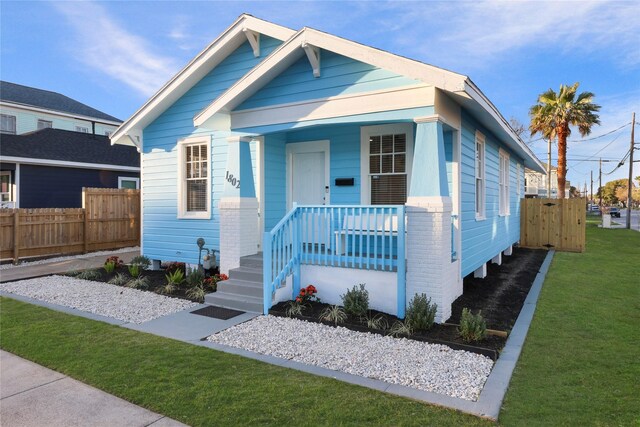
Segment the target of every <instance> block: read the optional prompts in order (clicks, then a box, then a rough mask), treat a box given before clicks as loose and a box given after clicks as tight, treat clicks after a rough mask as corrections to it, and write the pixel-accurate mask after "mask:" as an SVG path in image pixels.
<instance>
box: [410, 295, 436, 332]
mask: <svg viewBox="0 0 640 427" xmlns="http://www.w3.org/2000/svg"><path fill="white" fill-rule="evenodd" d="M437 310H438V305H437V304H436V303H433V304H432V303H431V298H427V295H426V294H416V295H414V297H413V299H412V300H411V302H410V303H409V307H408V308H407V315H406V319H405V322H406V323H407V324H409V325H411V329H413V330H416V331H428V330H429V329H431V327H432V326H433V323H434V321H435V318H436V311H437Z"/></svg>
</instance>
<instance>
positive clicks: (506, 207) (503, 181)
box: [498, 148, 511, 216]
mask: <svg viewBox="0 0 640 427" xmlns="http://www.w3.org/2000/svg"><path fill="white" fill-rule="evenodd" d="M498 159H499V163H498V175H499V176H498V209H499V215H500V216H509V215H511V206H510V203H511V200H510V199H511V197H510V196H511V186H510V182H509V180H510V179H511V171H510V169H511V160H510V157H509V153H507V152H506V151H505V150H503V149H502V148H501V149H500V150H499V151H498Z"/></svg>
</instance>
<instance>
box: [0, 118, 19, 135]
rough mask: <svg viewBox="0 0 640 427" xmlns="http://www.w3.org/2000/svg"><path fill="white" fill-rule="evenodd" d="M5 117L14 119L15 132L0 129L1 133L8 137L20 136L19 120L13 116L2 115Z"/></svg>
mask: <svg viewBox="0 0 640 427" xmlns="http://www.w3.org/2000/svg"><path fill="white" fill-rule="evenodd" d="M2 116H3V117H7V118H12V119H13V132H11V131H10V130H8V129H0V133H4V134H7V135H17V134H18V119H17V118H16V116H15V115H13V114H2Z"/></svg>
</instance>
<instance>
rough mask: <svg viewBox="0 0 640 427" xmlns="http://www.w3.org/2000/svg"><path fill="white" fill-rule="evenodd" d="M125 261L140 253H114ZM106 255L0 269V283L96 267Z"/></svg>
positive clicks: (102, 261) (102, 263) (99, 265)
mask: <svg viewBox="0 0 640 427" xmlns="http://www.w3.org/2000/svg"><path fill="white" fill-rule="evenodd" d="M115 255H117V256H119V257H120V259H122V260H123V261H124V262H125V263H127V262H129V261H131V260H132V259H133V257H135V256H138V255H140V252H139V251H129V252H121V253H116V254H115ZM107 256H108V255H96V256H92V257H87V258H75V259H68V260H64V261H52V262H48V263H45V264H32V265H29V264H27V265H24V266H17V267H15V268H8V269H5V270H0V283H2V282H13V281H15V280H23V279H31V278H33V277H42V276H49V275H51V274H63V273H66V272H68V271H73V270H85V269H87V268H98V267H102V266H103V265H104V261H105V260H106V259H107Z"/></svg>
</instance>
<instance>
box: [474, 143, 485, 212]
mask: <svg viewBox="0 0 640 427" xmlns="http://www.w3.org/2000/svg"><path fill="white" fill-rule="evenodd" d="M484 168H485V150H484V135H483V134H482V133H480V132H479V131H476V219H477V220H481V219H485V197H486V194H485V179H484Z"/></svg>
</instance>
